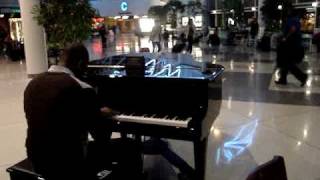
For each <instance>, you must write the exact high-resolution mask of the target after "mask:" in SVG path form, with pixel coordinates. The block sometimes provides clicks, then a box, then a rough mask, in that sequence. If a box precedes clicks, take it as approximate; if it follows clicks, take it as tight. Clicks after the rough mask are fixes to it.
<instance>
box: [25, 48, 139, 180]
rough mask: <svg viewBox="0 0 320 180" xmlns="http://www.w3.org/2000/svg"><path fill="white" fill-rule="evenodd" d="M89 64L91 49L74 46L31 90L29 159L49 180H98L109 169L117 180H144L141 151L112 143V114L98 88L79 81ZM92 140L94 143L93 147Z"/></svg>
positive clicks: (27, 110) (27, 102)
mask: <svg viewBox="0 0 320 180" xmlns="http://www.w3.org/2000/svg"><path fill="white" fill-rule="evenodd" d="M88 61H89V55H88V51H87V49H86V48H85V47H84V46H83V45H81V44H76V45H72V46H70V47H68V48H66V49H65V50H64V52H63V54H62V57H61V60H60V61H59V65H54V66H51V67H50V69H49V70H48V72H46V73H42V74H40V75H38V76H37V77H36V78H34V79H33V80H32V81H31V82H30V83H29V84H28V86H27V88H26V90H25V92H24V110H25V115H26V119H27V124H28V129H27V139H26V149H27V156H28V159H29V160H30V161H31V162H32V165H33V168H34V170H35V171H36V172H37V173H39V174H41V175H42V176H43V177H44V178H45V179H46V180H64V179H66V180H70V179H75V180H93V179H96V174H97V173H98V172H99V171H101V170H105V169H109V168H111V169H113V172H115V173H111V176H112V175H115V176H116V178H114V177H113V176H112V177H113V179H140V178H139V176H140V173H141V167H142V159H141V154H140V152H141V151H140V147H139V146H138V145H137V144H135V143H133V142H132V141H129V140H126V139H121V140H119V139H118V140H114V139H112V140H111V139H110V136H111V127H110V125H111V122H110V121H108V118H110V117H111V116H112V111H111V110H110V109H109V108H107V107H103V108H101V107H100V106H99V103H98V99H97V96H96V93H95V91H94V90H93V88H92V87H91V86H90V85H89V84H86V83H85V82H83V81H81V80H80V78H81V77H82V75H83V72H84V71H85V70H86V67H87V64H88ZM88 134H90V135H91V137H92V138H93V140H94V141H88ZM115 162H116V163H115ZM115 164H118V165H117V166H116V167H117V168H114V167H113V166H115ZM119 171H121V172H120V173H119ZM116 172H118V173H116ZM128 177H130V178H128Z"/></svg>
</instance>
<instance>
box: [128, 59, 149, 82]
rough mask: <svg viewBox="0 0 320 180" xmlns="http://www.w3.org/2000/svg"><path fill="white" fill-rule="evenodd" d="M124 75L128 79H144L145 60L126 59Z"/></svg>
mask: <svg viewBox="0 0 320 180" xmlns="http://www.w3.org/2000/svg"><path fill="white" fill-rule="evenodd" d="M126 58H127V59H126V67H125V69H126V73H127V76H130V77H144V73H145V60H144V57H143V56H128V57H126Z"/></svg>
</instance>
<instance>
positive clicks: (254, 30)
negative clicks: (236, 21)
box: [250, 18, 259, 39]
mask: <svg viewBox="0 0 320 180" xmlns="http://www.w3.org/2000/svg"><path fill="white" fill-rule="evenodd" d="M258 33H259V24H258V22H257V19H256V18H253V20H252V22H251V23H250V35H251V38H252V39H256V37H257V35H258Z"/></svg>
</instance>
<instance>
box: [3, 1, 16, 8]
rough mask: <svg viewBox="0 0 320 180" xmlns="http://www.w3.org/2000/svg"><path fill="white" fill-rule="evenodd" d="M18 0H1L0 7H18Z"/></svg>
mask: <svg viewBox="0 0 320 180" xmlns="http://www.w3.org/2000/svg"><path fill="white" fill-rule="evenodd" d="M18 6H19V2H18V0H0V7H18Z"/></svg>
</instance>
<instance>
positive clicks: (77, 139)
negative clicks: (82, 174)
mask: <svg viewBox="0 0 320 180" xmlns="http://www.w3.org/2000/svg"><path fill="white" fill-rule="evenodd" d="M89 94H90V93H88V92H85V91H84V89H82V88H81V86H80V85H79V84H78V83H77V81H75V80H74V79H73V78H72V77H71V76H70V75H68V74H66V73H44V74H41V75H39V76H38V77H36V78H35V79H33V80H32V81H31V82H30V83H29V85H28V86H27V88H26V90H25V94H24V109H25V114H26V118H27V123H28V131H27V140H26V148H27V154H28V158H29V159H30V160H31V161H32V162H33V165H34V166H35V167H34V168H35V169H36V170H38V171H39V172H40V173H44V174H52V173H54V174H60V173H63V172H60V173H58V172H59V171H60V170H61V171H65V170H67V169H69V168H70V169H72V168H77V169H79V168H80V169H82V168H84V167H82V166H83V164H84V159H85V147H86V143H87V136H88V131H89V128H90V125H89V123H88V119H90V117H89V116H91V115H94V113H93V112H94V109H93V107H92V108H91V110H90V107H88V106H89V105H90V102H89V100H90V98H89V96H90V95H89ZM88 108H89V109H88ZM91 118H93V119H94V118H95V117H91ZM57 166H58V167H57ZM69 166H70V167H69ZM77 166H78V167H77ZM54 167H55V168H54ZM53 169H56V170H57V172H48V171H52V170H53ZM58 169H59V170H58ZM65 173H66V172H65Z"/></svg>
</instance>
